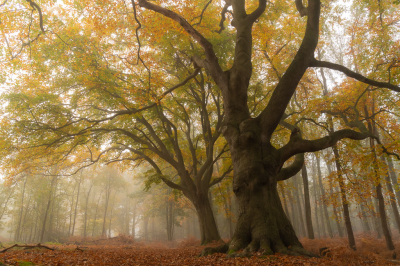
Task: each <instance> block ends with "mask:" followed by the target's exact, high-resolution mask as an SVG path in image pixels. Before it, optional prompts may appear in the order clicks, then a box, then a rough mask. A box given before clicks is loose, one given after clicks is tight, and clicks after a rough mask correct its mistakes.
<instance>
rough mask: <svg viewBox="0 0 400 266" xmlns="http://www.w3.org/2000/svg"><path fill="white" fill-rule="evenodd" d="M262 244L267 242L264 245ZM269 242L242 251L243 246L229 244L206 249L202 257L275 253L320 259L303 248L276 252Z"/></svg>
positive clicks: (253, 244)
mask: <svg viewBox="0 0 400 266" xmlns="http://www.w3.org/2000/svg"><path fill="white" fill-rule="evenodd" d="M260 242H265V243H263V244H262V245H261V244H260ZM267 242H268V241H252V242H251V243H250V244H248V245H247V247H245V248H244V249H241V248H242V246H238V247H239V248H240V249H236V248H232V246H228V244H224V245H221V246H218V247H214V248H211V247H208V248H205V249H204V250H203V251H202V252H201V254H200V256H208V255H212V254H215V253H227V254H228V257H229V258H237V257H251V256H252V254H253V253H255V252H260V253H261V254H262V255H263V256H268V255H273V254H275V253H280V254H284V255H291V256H306V257H319V256H318V255H316V254H314V253H312V252H310V251H308V250H306V249H304V248H303V247H301V246H291V247H285V246H283V245H282V246H280V245H276V246H275V248H274V250H273V249H271V247H270V245H269V244H268V245H267V244H266V243H267Z"/></svg>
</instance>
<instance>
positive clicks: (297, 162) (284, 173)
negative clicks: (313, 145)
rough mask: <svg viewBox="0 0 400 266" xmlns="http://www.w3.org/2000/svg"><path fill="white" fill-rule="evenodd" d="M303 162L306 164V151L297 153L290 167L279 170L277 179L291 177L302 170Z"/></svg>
mask: <svg viewBox="0 0 400 266" xmlns="http://www.w3.org/2000/svg"><path fill="white" fill-rule="evenodd" d="M303 164H304V153H299V154H296V156H295V158H294V162H293V163H292V164H291V165H289V166H288V167H285V168H282V169H281V170H280V171H279V173H278V175H277V181H282V180H286V179H289V178H291V177H292V176H294V175H295V174H297V173H298V172H299V171H300V170H301V168H302V167H303Z"/></svg>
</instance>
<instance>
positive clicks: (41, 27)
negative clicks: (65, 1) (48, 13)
mask: <svg viewBox="0 0 400 266" xmlns="http://www.w3.org/2000/svg"><path fill="white" fill-rule="evenodd" d="M26 2H28V3H29V4H30V5H31V7H32V8H33V9H34V10H37V12H38V13H39V24H40V30H41V31H42V32H43V33H45V32H46V31H45V29H44V27H43V14H42V9H41V8H40V6H38V4H36V3H35V2H33V1H32V0H26Z"/></svg>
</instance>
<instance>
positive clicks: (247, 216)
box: [139, 0, 400, 255]
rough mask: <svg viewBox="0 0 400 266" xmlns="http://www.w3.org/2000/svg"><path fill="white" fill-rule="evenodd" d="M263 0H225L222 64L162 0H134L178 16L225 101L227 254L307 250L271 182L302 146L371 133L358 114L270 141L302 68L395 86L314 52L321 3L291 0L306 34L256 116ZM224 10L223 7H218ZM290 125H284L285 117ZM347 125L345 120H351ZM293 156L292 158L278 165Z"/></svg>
mask: <svg viewBox="0 0 400 266" xmlns="http://www.w3.org/2000/svg"><path fill="white" fill-rule="evenodd" d="M266 4H267V1H263V0H260V1H259V5H258V7H257V8H256V9H255V10H254V11H252V12H250V13H247V12H246V1H244V0H231V1H226V5H227V6H231V7H232V15H233V20H232V23H231V24H232V26H233V27H235V29H236V45H235V54H234V62H233V65H232V67H231V68H229V69H227V70H224V69H222V67H221V66H220V64H219V60H218V57H217V56H216V53H215V52H214V50H213V45H212V44H211V43H210V42H209V41H208V40H207V39H206V38H205V37H204V36H203V35H202V34H201V33H200V32H199V31H197V30H196V29H195V28H193V26H192V25H190V23H188V22H187V21H186V20H185V19H184V18H183V17H182V16H181V15H179V14H178V13H176V12H173V11H171V10H168V9H167V8H164V7H162V6H158V5H156V4H153V3H150V2H148V1H145V0H140V1H139V5H140V6H141V7H142V8H146V9H149V10H153V11H154V12H157V13H160V14H162V15H164V16H166V17H169V18H171V19H173V20H175V21H176V22H178V23H179V24H180V25H181V26H182V28H183V29H184V30H185V31H186V32H187V33H188V34H190V36H192V38H193V39H194V40H196V41H197V42H198V43H199V44H200V45H201V47H202V48H203V50H204V55H203V56H202V57H198V56H194V57H193V61H194V63H195V64H196V65H197V66H201V67H203V68H205V69H207V70H208V72H209V73H210V75H211V77H212V78H213V80H214V82H215V83H216V84H217V86H218V87H219V88H220V89H221V91H222V95H223V101H224V111H225V125H224V128H223V134H224V136H225V138H226V140H227V141H228V143H229V148H230V152H231V155H232V164H233V168H234V178H233V190H234V193H235V195H236V197H237V201H238V204H239V217H238V223H237V226H236V230H235V234H234V236H233V239H232V240H231V242H230V243H229V251H228V252H229V253H231V252H232V251H238V250H241V249H244V250H245V252H248V251H257V250H258V249H262V250H264V252H265V253H266V254H273V253H274V252H280V253H284V254H293V255H298V254H304V255H311V254H310V253H309V252H307V251H306V250H304V248H303V247H302V245H301V243H300V242H299V240H298V238H297V236H296V234H295V232H294V230H293V227H292V225H291V223H290V221H289V220H288V218H287V217H286V215H285V213H284V211H283V208H282V205H281V202H280V199H279V195H278V192H277V182H278V181H280V180H285V179H288V178H290V177H292V176H293V175H294V174H296V173H297V172H298V171H300V170H301V168H302V165H303V163H304V153H305V152H314V151H318V150H322V149H325V148H328V147H331V146H333V145H335V144H336V143H337V142H338V141H339V140H341V139H343V138H350V139H355V140H361V139H365V138H367V137H372V136H371V134H370V133H369V132H368V130H364V129H365V125H363V124H362V125H361V123H362V122H361V121H352V122H353V123H352V124H351V126H352V127H355V128H357V129H358V130H355V129H350V128H348V129H341V130H337V131H334V132H331V133H330V134H329V135H328V136H325V137H322V138H319V139H315V140H305V139H303V138H302V136H301V132H300V131H299V130H298V129H297V128H295V127H293V129H292V134H291V136H290V140H289V141H288V142H287V143H286V144H284V145H283V146H282V147H279V148H276V147H274V146H273V145H272V143H271V139H272V136H273V133H274V131H275V130H276V128H277V127H278V125H279V124H280V123H281V122H282V121H283V120H284V119H285V118H286V117H285V110H286V108H287V106H288V104H289V102H290V100H291V98H292V96H293V94H294V92H295V90H296V88H297V86H298V85H299V82H300V80H301V78H302V77H303V75H304V74H305V72H306V70H307V69H308V68H310V67H325V68H331V69H334V70H338V71H341V72H343V73H344V74H346V75H348V76H350V77H352V78H355V79H357V80H359V81H361V82H364V83H367V84H370V85H372V86H375V87H381V88H389V89H392V90H394V91H396V92H398V91H400V87H398V86H396V85H393V84H390V83H386V82H379V81H374V80H371V79H368V78H366V77H363V76H362V75H360V74H357V73H355V72H353V71H351V70H350V69H348V68H346V67H344V66H341V65H337V64H334V63H330V62H324V61H319V60H317V59H315V51H316V48H317V45H318V38H319V20H320V11H321V10H320V9H321V3H320V1H318V0H310V1H308V5H307V7H305V6H304V5H303V3H302V1H301V0H300V1H299V0H297V1H296V7H297V9H298V11H299V13H300V15H301V16H307V24H306V29H305V34H304V37H303V40H302V43H301V45H300V47H299V48H298V51H297V52H296V55H295V56H294V58H293V61H292V62H291V63H290V65H289V67H288V68H287V70H286V72H285V73H284V75H283V76H282V77H281V78H280V81H279V83H278V84H277V86H276V88H275V89H274V91H273V93H272V96H271V98H270V100H269V102H268V104H267V106H266V107H265V109H264V110H263V111H262V112H261V113H260V115H258V116H257V117H252V116H251V115H250V111H249V107H248V88H249V83H250V79H251V76H252V69H253V67H252V47H253V46H252V27H253V25H254V23H256V21H257V20H258V19H259V18H260V16H261V15H262V14H263V13H264V12H265V9H266ZM223 15H225V14H223ZM285 125H286V126H287V127H289V128H290V125H288V124H285ZM349 125H350V123H349ZM292 156H295V157H296V158H295V160H294V161H293V162H292V163H291V164H290V165H288V166H286V167H283V166H284V164H285V162H286V161H287V160H289V159H290V158H291V157H292Z"/></svg>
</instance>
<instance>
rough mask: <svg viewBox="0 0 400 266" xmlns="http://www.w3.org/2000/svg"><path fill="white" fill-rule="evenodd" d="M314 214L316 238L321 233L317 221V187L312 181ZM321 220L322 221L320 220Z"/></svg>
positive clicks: (319, 236)
mask: <svg viewBox="0 0 400 266" xmlns="http://www.w3.org/2000/svg"><path fill="white" fill-rule="evenodd" d="M314 216H315V224H316V230H315V231H316V232H317V234H318V238H322V234H321V227H320V221H319V218H320V217H319V214H318V195H317V187H316V185H315V181H314ZM321 222H322V221H321Z"/></svg>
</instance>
